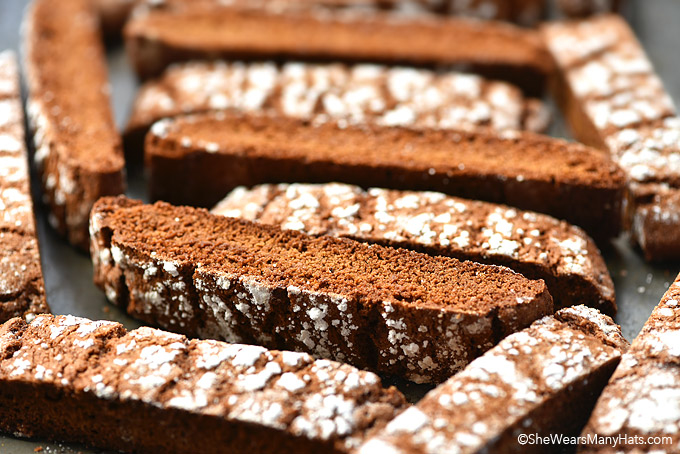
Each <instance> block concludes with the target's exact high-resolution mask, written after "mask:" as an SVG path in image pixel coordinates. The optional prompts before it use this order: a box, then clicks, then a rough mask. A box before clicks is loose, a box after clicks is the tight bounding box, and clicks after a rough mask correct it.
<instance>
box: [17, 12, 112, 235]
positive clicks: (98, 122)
mask: <svg viewBox="0 0 680 454" xmlns="http://www.w3.org/2000/svg"><path fill="white" fill-rule="evenodd" d="M98 24H99V21H98V18H97V13H96V12H95V10H94V6H93V4H92V2H91V1H90V0H62V1H59V6H58V7H56V6H55V3H54V2H52V1H49V0H34V1H33V3H32V4H31V5H30V7H29V9H28V10H27V13H26V18H25V22H24V45H25V51H26V52H25V55H24V56H25V59H26V60H25V67H26V71H27V75H26V79H27V84H28V89H29V101H28V116H29V121H30V122H31V126H32V128H33V129H34V137H33V138H34V142H35V148H36V153H35V157H34V158H35V162H36V165H37V167H38V172H39V174H40V178H41V180H42V187H43V196H44V198H45V201H46V203H47V205H48V208H49V211H50V213H49V220H50V223H51V224H52V225H53V226H54V227H55V228H56V229H57V231H58V232H59V233H60V234H62V235H64V236H65V237H66V238H67V239H68V241H69V242H70V243H72V244H74V245H76V246H78V247H80V248H83V249H87V246H88V234H87V233H88V232H87V222H88V217H89V214H90V208H92V204H93V203H94V202H95V201H96V200H97V199H98V198H99V197H101V196H105V195H115V194H120V193H122V192H123V191H124V187H125V182H124V171H125V162H124V158H123V151H122V147H121V140H120V136H119V135H118V132H117V131H116V128H115V125H114V121H113V114H112V112H111V106H110V99H109V85H108V81H107V69H106V62H105V59H104V50H103V48H102V43H101V36H100V30H99V26H98Z"/></svg>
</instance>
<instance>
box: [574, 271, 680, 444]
mask: <svg viewBox="0 0 680 454" xmlns="http://www.w3.org/2000/svg"><path fill="white" fill-rule="evenodd" d="M678 301H680V280H678V279H677V278H676V280H675V282H674V283H673V284H672V285H671V286H670V288H669V289H668V291H667V292H666V294H665V295H664V296H663V298H662V299H661V302H660V303H659V305H658V306H657V307H656V308H655V309H654V311H653V312H652V315H651V316H650V317H649V320H647V323H645V326H644V327H643V328H642V331H641V332H640V334H639V335H638V336H637V337H636V338H635V340H633V343H632V345H631V346H630V350H628V353H626V354H625V355H624V356H623V358H622V359H621V364H620V365H619V367H618V368H617V369H616V372H614V375H613V376H612V378H611V380H610V381H609V384H608V385H607V387H606V388H605V389H604V391H603V393H602V395H601V396H600V398H599V400H598V401H597V405H596V406H595V410H594V411H593V414H592V416H591V417H590V420H589V421H588V425H587V426H586V427H585V429H584V430H583V433H582V436H583V437H586V438H585V439H586V440H590V441H587V443H586V444H584V445H583V446H581V447H580V449H579V452H583V453H593V454H594V453H612V452H625V453H634V452H650V453H651V452H678V446H680V360H679V357H680V351H678V346H679V343H678V338H680V317H679V313H680V309H679V307H678ZM594 436H599V437H610V436H613V437H617V439H618V440H619V444H618V445H617V446H616V450H612V449H611V447H610V446H607V445H605V444H597V442H596V441H593V440H595V438H594ZM588 437H589V438H588ZM655 437H658V438H656V441H655V440H654V439H655ZM661 437H667V438H666V440H664V441H662V438H661ZM669 438H670V440H669ZM657 450H660V451H657Z"/></svg>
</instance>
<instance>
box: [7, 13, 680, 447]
mask: <svg viewBox="0 0 680 454" xmlns="http://www.w3.org/2000/svg"><path fill="white" fill-rule="evenodd" d="M133 3H135V5H132V4H133ZM543 3H544V2H541V1H529V0H524V1H513V2H498V1H473V2H467V3H466V4H465V5H462V4H460V3H459V2H453V1H452V2H448V1H441V2H429V1H418V0H395V1H392V0H384V1H381V0H318V1H314V0H271V1H256V2H250V1H241V0H235V1H230V2H223V1H217V0H197V1H189V0H164V1H161V2H158V1H150V0H149V1H139V2H129V1H118V2H111V1H97V2H90V1H87V0H64V1H63V2H60V3H59V5H58V6H55V5H53V4H51V3H49V2H47V0H35V1H34V2H33V5H32V7H31V8H30V9H29V11H28V12H27V18H26V35H25V40H26V48H27V52H26V62H25V64H26V68H27V82H28V88H29V90H30V94H29V96H30V97H29V102H28V109H27V110H28V113H29V118H30V122H31V126H32V128H33V133H34V143H35V145H36V154H35V161H36V167H37V169H38V172H39V177H40V179H41V183H42V190H43V195H44V198H45V201H46V204H47V209H48V210H49V212H50V219H51V222H52V223H53V224H54V227H55V228H56V230H57V231H58V232H59V233H61V234H62V235H63V236H65V237H66V238H67V239H68V241H69V242H71V243H72V244H73V245H75V246H77V247H80V248H81V249H86V248H88V246H89V251H90V254H91V259H92V263H93V267H94V281H95V284H96V285H97V286H98V287H100V288H101V289H102V291H103V292H104V293H105V294H106V297H107V298H108V299H109V301H110V302H112V303H113V304H115V305H117V306H119V307H120V308H122V309H123V310H125V311H126V312H127V313H128V314H129V315H131V316H133V317H134V318H136V319H138V320H140V321H141V322H143V323H145V324H148V325H151V326H154V327H158V328H162V329H164V330H167V331H160V330H158V329H153V328H146V327H145V328H140V329H138V330H133V331H130V332H127V331H126V330H125V329H124V328H123V327H122V326H121V325H119V324H116V323H113V322H108V321H91V320H87V319H82V318H78V317H74V316H70V315H69V316H52V315H37V316H36V314H39V313H46V312H49V309H48V308H47V306H46V303H45V299H44V290H43V284H42V277H41V273H40V267H39V265H40V263H39V255H38V249H37V241H36V238H35V226H34V223H33V219H32V213H31V209H32V205H31V201H30V198H29V197H28V193H29V189H28V179H27V168H26V167H25V165H24V166H23V167H22V166H21V165H19V164H20V163H19V161H20V159H19V158H21V159H24V157H25V149H24V148H23V146H20V145H21V135H22V133H23V131H22V130H21V128H19V127H18V126H19V122H20V120H21V109H20V107H19V106H18V99H19V91H18V86H17V85H16V83H15V81H16V68H15V67H14V66H13V65H12V63H11V60H10V61H9V63H3V59H2V58H0V78H1V79H0V108H2V106H3V102H5V99H4V97H7V98H8V99H9V104H7V105H8V106H10V107H8V108H7V109H6V110H7V112H10V113H11V115H6V116H7V117H8V118H9V120H8V121H7V122H6V123H7V124H8V125H9V126H7V128H6V129H7V131H8V132H6V133H5V132H4V131H5V130H4V129H3V128H5V125H4V124H3V123H2V120H3V118H2V117H0V153H4V154H7V156H6V158H5V159H6V160H7V162H8V164H7V166H8V168H10V169H11V170H9V171H6V172H4V173H3V174H0V177H2V178H0V183H2V187H0V189H1V190H2V199H0V202H2V203H3V205H5V206H7V207H9V208H8V209H7V210H6V211H5V212H4V213H5V216H4V218H3V219H4V220H3V222H4V223H5V224H6V226H3V232H2V235H3V236H2V238H0V241H4V242H5V243H6V244H7V245H8V248H9V250H10V255H11V257H10V258H9V259H4V258H3V260H2V263H1V264H0V273H2V276H1V277H2V279H3V281H7V282H9V285H7V286H5V285H3V286H2V287H0V289H2V290H3V291H4V288H5V287H7V288H8V289H9V290H8V291H7V292H6V293H7V295H8V296H7V299H8V301H9V302H7V303H6V302H5V300H4V299H3V300H2V303H1V305H0V316H1V317H2V320H0V321H2V322H5V321H6V320H8V321H6V322H5V323H4V324H3V325H2V326H1V327H0V408H3V409H5V410H3V411H0V430H2V431H4V432H10V433H14V434H16V435H18V436H27V437H33V436H36V437H45V438H49V439H58V440H65V441H72V442H81V443H85V444H88V445H91V446H94V447H99V448H103V449H118V450H123V451H130V452H136V451H143V452H173V453H174V452H177V453H190V452H196V451H199V452H241V451H246V450H248V451H252V452H256V453H259V452H263V453H264V452H341V453H352V452H353V453H362V454H366V453H373V452H379V453H396V452H409V453H411V452H422V453H444V452H465V453H468V452H469V453H473V452H521V451H522V450H523V448H522V447H521V446H519V445H518V444H517V436H518V435H519V434H521V433H529V432H531V433H534V434H536V435H538V436H543V435H550V434H555V433H563V434H565V435H578V434H580V433H581V431H582V430H583V428H584V426H585V427H586V428H585V432H584V433H585V434H593V433H594V434H607V435H612V434H617V433H626V434H627V433H635V434H638V433H645V434H653V435H657V434H661V433H667V432H673V433H676V432H677V427H675V426H674V425H673V424H674V422H673V421H669V420H668V417H666V416H659V415H657V419H652V420H651V421H652V422H648V424H647V425H645V424H641V423H640V418H641V417H642V416H644V415H642V416H641V415H640V413H641V412H642V413H644V411H641V410H640V407H641V406H642V404H640V405H638V404H637V403H638V402H640V401H641V400H644V401H645V402H647V401H648V400H650V399H652V400H654V401H655V402H661V400H662V398H668V399H669V401H670V402H671V404H672V405H675V400H677V399H675V395H676V394H677V392H676V391H677V390H676V388H677V374H676V373H675V372H676V371H675V370H674V369H673V364H674V363H673V359H672V357H673V355H674V353H673V347H672V345H671V344H672V342H671V341H672V340H673V336H675V334H674V333H675V332H676V328H677V327H675V325H674V324H673V321H672V320H673V314H672V313H671V312H672V306H673V303H672V302H673V301H674V299H673V297H672V295H671V296H668V297H666V298H665V300H664V302H662V305H661V306H663V307H661V306H659V308H657V309H656V310H655V313H654V314H653V315H652V318H650V321H649V322H648V326H647V327H646V328H645V330H643V334H641V336H640V337H639V338H638V339H637V340H636V341H635V342H634V343H633V347H632V348H631V349H630V351H629V352H628V353H626V352H627V350H628V343H627V342H626V341H625V340H624V339H623V337H622V336H621V332H620V328H619V327H618V326H617V325H616V324H615V323H614V321H613V320H612V319H611V318H610V317H609V316H607V315H604V314H603V313H602V312H604V313H606V314H610V315H614V314H615V313H616V309H617V306H616V297H615V294H614V286H613V283H612V280H611V277H610V275H609V273H608V271H607V269H606V265H605V262H604V260H603V258H602V256H601V254H600V251H599V250H598V247H597V246H596V241H597V242H598V243H600V244H606V243H607V242H609V241H610V240H612V239H613V238H615V237H617V236H618V235H619V234H620V233H621V231H622V228H623V229H631V228H632V231H633V232H634V234H635V239H636V241H637V242H638V244H639V245H640V246H642V248H643V249H644V251H645V253H646V255H647V257H648V258H650V259H658V258H668V257H673V256H675V250H674V249H673V248H674V247H676V246H677V247H678V249H677V250H678V251H680V240H678V241H677V242H676V241H675V238H676V237H675V236H674V235H675V233H674V231H672V229H670V228H669V230H668V232H670V233H668V234H665V233H664V232H665V231H664V230H663V229H662V228H661V227H659V225H660V224H663V225H664V226H666V225H667V224H668V222H666V221H667V220H668V219H667V218H670V219H671V220H672V219H674V216H673V209H674V208H675V205H674V204H673V201H674V200H675V198H674V197H673V196H674V194H675V193H674V192H673V191H675V189H674V183H673V171H674V168H673V166H674V165H675V155H674V154H673V153H674V151H675V148H674V147H676V146H677V144H676V141H677V140H676V135H675V132H674V131H675V129H674V128H675V126H676V125H675V123H674V121H675V119H676V118H675V115H676V114H675V111H674V108H673V106H672V102H671V101H670V99H669V98H668V97H667V96H664V92H663V89H662V86H661V83H660V82H659V80H658V78H656V77H655V76H654V74H653V71H652V70H651V66H650V65H649V63H648V61H647V60H646V59H645V56H644V52H643V50H642V48H641V47H640V46H639V45H638V44H637V42H636V41H635V39H634V37H633V35H632V34H631V32H630V30H629V29H628V28H627V25H626V24H625V23H624V22H622V21H621V20H620V19H618V18H617V17H614V16H604V17H600V18H597V19H586V20H580V21H577V22H569V23H555V24H548V25H544V26H543V28H541V29H540V30H537V29H531V28H520V27H518V26H516V25H511V24H508V23H504V22H501V20H507V21H513V22H517V23H521V24H523V25H527V24H533V23H535V22H536V21H537V20H538V19H539V18H540V17H541V16H542V11H543V6H544V5H543ZM577 3H579V2H562V4H563V7H564V9H565V12H566V13H567V14H572V15H582V14H588V13H590V12H592V11H591V10H593V9H597V8H596V7H601V6H602V5H600V4H599V3H598V4H597V5H595V4H594V3H593V4H586V3H589V2H580V3H579V4H577ZM614 3H616V4H611V5H609V6H606V8H607V9H608V8H616V7H618V3H617V2H614ZM97 8H99V13H98V12H97V11H98V10H97ZM129 11H132V12H131V13H130V14H131V16H130V19H129V20H128V22H127V24H126V25H125V30H124V32H123V36H124V40H125V44H126V48H127V52H128V54H129V56H130V59H131V62H132V65H133V66H134V68H135V70H136V71H137V73H138V75H139V76H140V78H144V79H149V78H151V79H150V80H147V81H146V82H145V83H144V85H143V86H142V88H141V89H140V91H139V94H138V97H137V99H136V101H135V105H134V108H133V112H132V115H131V118H130V120H129V123H128V127H127V128H126V131H125V134H124V139H125V140H124V143H125V148H126V149H125V153H124V152H123V147H122V146H121V143H122V142H123V141H121V138H120V136H119V135H118V133H117V131H116V130H115V127H114V126H113V120H112V115H111V109H110V106H109V92H108V91H109V90H108V88H107V82H106V74H105V69H106V68H105V60H104V52H103V46H102V43H101V37H100V36H99V32H100V31H101V30H100V27H98V25H97V24H98V22H97V18H98V16H102V18H103V21H104V26H105V27H108V29H109V30H110V31H111V30H112V31H113V32H114V33H115V31H116V30H118V29H119V28H120V25H118V24H120V22H121V20H122V19H121V18H123V17H126V16H127V14H128V13H129ZM468 16H474V17H475V18H476V19H475V20H471V19H470V18H469V17H468ZM595 32H597V33H600V35H597V34H596V33H595ZM593 34H595V35H596V36H599V37H598V38H593V37H592V36H593ZM590 40H592V42H591V41H590ZM190 59H192V60H194V59H196V60H198V61H192V62H186V61H187V60H190ZM3 65H4V66H7V68H9V69H8V70H5V69H4V66H3ZM451 65H457V68H458V69H460V68H461V67H462V68H463V69H464V70H465V71H468V72H467V73H466V72H458V71H454V70H452V69H451V68H450V66H451ZM603 68H604V69H603ZM469 72H472V73H473V74H470V73H469ZM593 74H594V76H593ZM488 76H492V78H488V79H487V78H485V77H488ZM591 76H592V77H594V78H591ZM153 77H155V78H153ZM493 79H501V80H502V81H498V80H493ZM3 80H7V81H8V82H3ZM12 80H14V82H12ZM547 81H550V82H551V83H553V85H554V86H555V87H558V88H557V90H556V93H558V96H557V97H558V101H560V106H561V107H562V108H563V110H564V112H565V115H566V116H567V118H568V119H569V121H570V123H571V125H572V127H573V129H574V131H575V134H576V135H577V137H578V138H579V140H581V141H582V142H583V143H584V144H579V143H570V142H566V141H563V140H559V139H555V138H551V137H548V136H545V135H541V134H540V133H541V132H544V131H545V130H546V128H547V126H548V123H549V120H550V115H549V113H548V111H547V109H546V107H545V105H544V104H543V103H542V102H541V101H539V100H538V99H537V98H536V96H537V95H538V96H540V95H541V94H542V90H543V87H544V85H545V83H546V82H547ZM5 86H7V87H9V90H7V94H5V92H3V91H2V89H3V88H4V87H5ZM603 112H604V113H603ZM0 113H2V110H0ZM10 123H11V124H10ZM2 133H4V136H3V135H1V134H2ZM591 146H592V147H593V148H591ZM3 147H4V148H3ZM598 148H605V149H606V150H607V151H609V153H602V151H601V150H599V149H598ZM11 153H14V154H13V155H11ZM654 153H656V154H654ZM4 154H0V156H4ZM650 154H653V155H654V156H653V158H650ZM142 156H144V161H145V163H144V166H145V168H146V171H147V173H148V176H149V189H150V198H152V199H154V200H157V199H158V200H163V201H159V202H156V203H154V204H144V203H142V202H139V201H135V200H131V199H128V198H126V197H125V196H123V195H121V194H122V193H123V192H124V189H125V159H126V158H127V159H128V160H129V164H131V165H133V166H134V165H139V162H138V161H141V159H140V158H141V157H142ZM15 158H16V159H15ZM15 167H16V168H15ZM629 193H630V194H632V196H631V199H630V201H629V200H628V194H629ZM225 196H226V198H224V197H225ZM168 202H170V203H172V204H174V205H172V204H170V203H168ZM218 202H219V203H218ZM629 202H630V203H629ZM215 204H217V205H216V206H215ZM180 205H186V206H180ZM666 205H670V208H668V211H663V210H664V209H665V208H663V207H665V206H666ZM206 207H214V208H213V210H212V212H210V211H207V210H206V209H205V208H206ZM624 209H628V210H629V211H630V212H631V214H630V216H628V217H624V216H622V212H623V211H624ZM660 211H661V213H662V214H659V212H660ZM666 213H668V215H667V216H666ZM659 219H662V221H663V222H662V221H660V220H659ZM664 222H665V223H664ZM670 224H672V222H671V223H670ZM14 236H17V238H18V239H19V241H16V240H17V238H14ZM677 238H680V237H677ZM24 239H25V240H26V241H21V240H24ZM19 249H21V250H19ZM21 254H23V255H21ZM19 256H21V259H20V260H21V262H20V263H21V264H22V265H21V266H23V267H24V268H21V270H17V266H16V263H17V262H14V260H15V259H14V257H19ZM10 263H11V266H9V265H8V266H6V264H10ZM11 276H14V277H15V279H14V280H10V279H9V277H11ZM17 277H20V278H21V279H17ZM15 282H16V284H15ZM674 288H675V286H674V287H673V288H672V289H671V291H670V292H672V291H674V290H673V289H674ZM580 304H585V305H580ZM669 308H671V309H669ZM11 317H16V318H11ZM185 336H186V337H185ZM676 337H677V336H676ZM190 338H193V339H192V340H190ZM198 339H201V340H198ZM649 339H651V341H650V340H649ZM652 341H653V342H652ZM643 353H644V354H643ZM621 358H623V360H621ZM619 361H621V365H620V366H619V367H618V368H617V366H618V364H619ZM362 369H363V370H362ZM657 369H658V370H657ZM376 373H377V374H380V375H382V376H383V377H390V379H393V378H396V379H397V380H402V381H411V382H415V383H424V384H428V385H429V386H430V387H434V388H433V389H432V390H431V391H430V392H429V393H428V394H427V395H426V396H425V397H424V398H423V399H422V400H421V401H420V402H418V403H416V404H415V405H413V406H411V405H409V404H407V403H406V399H405V397H404V396H403V395H402V394H401V393H400V392H399V391H397V390H396V389H395V388H394V387H386V386H383V385H382V383H381V379H380V378H379V377H378V375H375V374H376ZM612 374H613V376H612ZM647 375H649V376H647ZM610 377H611V381H610V382H609V384H607V382H608V381H609V380H610ZM435 386H436V387H435ZM667 387H670V389H671V390H672V391H669V392H666V391H665V390H666V389H667ZM657 388H658V389H657ZM659 389H661V390H662V391H663V392H661V391H659ZM603 390H604V391H603ZM54 396H59V398H58V399H54ZM598 398H599V401H598ZM659 405H660V404H659ZM593 408H594V409H595V410H594V411H593ZM673 408H674V407H673ZM610 417H613V418H614V422H613V423H612V422H611V421H609V420H608V419H607V418H610ZM589 418H590V421H589ZM565 421H566V423H565ZM586 423H587V426H586ZM534 449H535V448H534ZM588 449H591V447H587V446H584V450H588ZM597 449H598V448H597V447H592V450H593V451H597Z"/></svg>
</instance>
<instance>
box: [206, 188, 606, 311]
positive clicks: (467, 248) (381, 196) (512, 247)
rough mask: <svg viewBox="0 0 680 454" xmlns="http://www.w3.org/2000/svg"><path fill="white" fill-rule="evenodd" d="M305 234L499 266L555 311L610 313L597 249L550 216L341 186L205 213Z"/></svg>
mask: <svg viewBox="0 0 680 454" xmlns="http://www.w3.org/2000/svg"><path fill="white" fill-rule="evenodd" d="M212 212H213V213H215V214H221V215H223V216H230V217H237V218H241V219H247V220H250V221H258V222H263V223H265V224H273V225H278V226H280V227H281V228H283V229H290V230H298V231H301V232H304V233H307V234H311V235H315V236H318V235H332V236H339V237H346V238H352V239H355V240H358V241H365V242H368V243H378V244H385V245H389V246H393V247H403V248H406V249H413V250H417V251H422V252H426V253H429V254H435V255H445V256H448V257H454V258H457V259H459V260H472V261H474V262H481V263H488V264H492V265H504V266H508V267H510V268H512V269H513V270H515V271H517V272H518V273H522V274H523V275H524V276H526V277H529V278H530V279H543V280H544V281H545V283H546V284H547V285H548V290H549V291H550V294H551V296H552V297H553V300H554V302H555V307H556V308H562V307H567V306H573V305H577V304H585V305H588V306H591V307H595V308H598V309H599V310H601V311H604V312H607V313H609V314H614V313H615V312H616V296H615V293H614V283H613V282H612V280H611V277H610V276H609V272H608V271H607V267H606V265H605V262H604V259H603V258H602V256H601V255H600V252H599V250H598V249H597V246H596V245H595V243H594V242H593V240H591V239H590V238H589V237H588V235H586V234H585V232H583V230H581V229H580V228H578V227H575V226H572V225H570V224H568V223H566V222H564V221H559V220H557V219H555V218H552V217H550V216H546V215H543V214H539V213H534V212H530V211H521V210H517V209H515V208H511V207H508V206H505V205H497V204H493V203H487V202H478V201H471V200H467V199H460V198H457V197H451V196H446V195H444V194H441V193H437V192H417V191H396V190H389V189H379V188H371V189H369V190H368V191H365V190H363V189H361V188H360V187H358V186H351V185H346V184H341V183H329V184H323V185H310V184H280V185H262V186H256V187H255V188H253V189H250V190H248V189H246V188H243V187H241V188H237V189H235V190H234V191H232V192H231V193H230V194H229V195H228V196H227V197H226V198H224V199H223V200H222V201H221V202H220V203H219V204H218V205H217V206H216V207H215V208H213V210H212Z"/></svg>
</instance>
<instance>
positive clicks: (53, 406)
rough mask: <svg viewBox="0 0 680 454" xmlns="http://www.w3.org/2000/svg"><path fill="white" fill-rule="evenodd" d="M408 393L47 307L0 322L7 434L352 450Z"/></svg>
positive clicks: (100, 442)
mask: <svg viewBox="0 0 680 454" xmlns="http://www.w3.org/2000/svg"><path fill="white" fill-rule="evenodd" d="M404 407H405V400H404V397H403V396H402V395H401V394H400V393H399V392H398V391H397V390H396V389H394V388H387V389H386V388H383V387H382V385H381V383H380V379H379V378H378V377H377V376H376V375H374V374H372V373H370V372H363V371H360V370H357V369H355V368H353V367H351V366H347V365H343V364H339V363H335V362H332V361H327V360H317V361H315V360H314V359H313V358H312V357H311V356H309V355H307V354H304V353H293V352H285V351H284V352H281V351H271V350H266V349H264V348H262V347H256V346H252V345H238V344H226V343H223V342H216V341H210V340H203V341H199V340H188V339H187V338H185V337H184V336H180V335H177V334H172V333H168V332H165V331H160V330H155V329H151V328H139V329H136V330H134V331H129V332H127V331H126V330H125V329H124V328H123V326H122V325H121V324H119V323H115V322H109V321H91V320H87V319H83V318H78V317H73V316H62V315H59V316H52V315H39V316H37V317H36V318H35V319H34V320H33V321H32V322H30V323H26V322H24V321H23V320H20V319H18V318H15V319H12V320H10V321H8V322H7V323H5V324H4V325H0V408H2V411H1V412H0V431H2V432H9V433H12V434H15V435H18V436H22V437H40V438H48V439H51V440H59V441H68V442H79V443H84V444H86V445H90V446H94V447H99V448H104V449H112V450H116V451H118V450H122V451H126V452H145V453H163V454H170V453H173V454H180V453H187V454H189V453H196V452H205V453H207V452H210V453H234V452H250V453H253V454H255V453H276V452H299V453H316V452H332V453H342V452H349V451H350V450H351V449H352V448H354V447H355V446H356V445H357V444H358V443H360V442H361V441H362V439H364V438H365V436H366V435H367V434H368V433H370V432H371V431H374V430H376V429H378V428H380V427H381V426H384V425H385V423H387V422H388V421H389V420H390V419H392V418H393V417H394V416H395V415H396V414H397V413H398V412H399V411H400V410H401V409H402V408H404Z"/></svg>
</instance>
